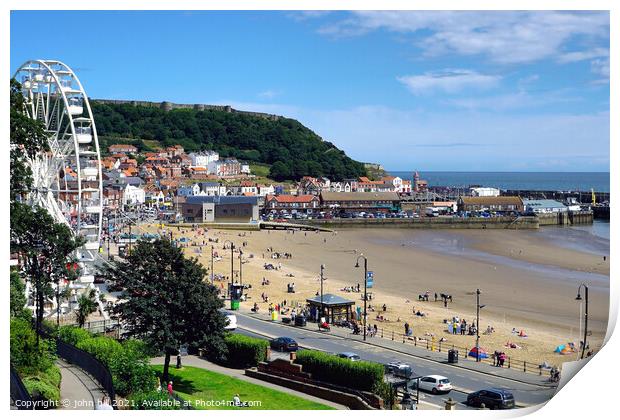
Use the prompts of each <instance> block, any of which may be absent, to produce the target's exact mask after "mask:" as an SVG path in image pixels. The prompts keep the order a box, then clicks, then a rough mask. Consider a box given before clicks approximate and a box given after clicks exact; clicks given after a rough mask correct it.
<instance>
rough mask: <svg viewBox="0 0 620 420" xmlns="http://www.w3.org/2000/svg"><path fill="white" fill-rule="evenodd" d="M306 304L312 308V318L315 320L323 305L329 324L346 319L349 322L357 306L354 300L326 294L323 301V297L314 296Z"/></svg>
mask: <svg viewBox="0 0 620 420" xmlns="http://www.w3.org/2000/svg"><path fill="white" fill-rule="evenodd" d="M306 302H307V303H308V306H310V317H311V318H312V319H314V320H317V318H318V314H319V313H320V312H321V305H323V308H325V314H326V316H325V318H326V319H325V320H326V321H327V323H329V324H333V323H334V321H335V320H344V319H346V320H347V321H349V320H350V319H351V315H352V311H353V305H355V301H353V300H350V299H345V298H343V297H340V296H336V295H332V294H324V295H323V299H321V295H318V296H314V297H313V298H310V299H306ZM321 302H322V303H321Z"/></svg>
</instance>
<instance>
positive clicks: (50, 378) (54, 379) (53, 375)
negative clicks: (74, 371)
mask: <svg viewBox="0 0 620 420" xmlns="http://www.w3.org/2000/svg"><path fill="white" fill-rule="evenodd" d="M36 377H37V378H39V379H41V380H42V381H43V382H45V383H48V384H50V385H52V386H53V387H56V388H59V389H60V381H61V380H62V375H61V373H60V368H59V367H58V366H56V365H52V366H50V367H49V368H48V369H46V370H44V371H42V372H39V373H38V374H37V375H36Z"/></svg>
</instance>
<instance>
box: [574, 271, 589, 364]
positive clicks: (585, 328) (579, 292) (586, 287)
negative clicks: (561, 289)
mask: <svg viewBox="0 0 620 420" xmlns="http://www.w3.org/2000/svg"><path fill="white" fill-rule="evenodd" d="M582 287H583V289H584V291H585V299H586V308H585V311H584V313H583V318H584V321H583V324H584V325H583V327H584V328H583V346H582V348H581V358H582V359H583V356H584V354H585V352H586V341H587V339H588V286H586V284H585V283H581V284H580V285H579V288H578V289H577V297H576V298H575V300H581V288H582Z"/></svg>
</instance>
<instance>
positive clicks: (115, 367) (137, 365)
mask: <svg viewBox="0 0 620 420" xmlns="http://www.w3.org/2000/svg"><path fill="white" fill-rule="evenodd" d="M108 368H109V369H110V373H111V374H112V382H113V383H114V390H115V391H116V393H118V394H119V395H129V394H131V393H134V392H142V391H149V390H152V389H155V386H156V381H157V378H156V376H155V371H154V370H153V368H151V366H150V364H149V360H148V359H147V358H146V357H144V355H139V354H137V353H135V352H131V351H128V350H126V349H123V351H121V352H119V353H117V354H116V356H115V357H114V358H113V359H112V360H111V362H110V364H109V365H108Z"/></svg>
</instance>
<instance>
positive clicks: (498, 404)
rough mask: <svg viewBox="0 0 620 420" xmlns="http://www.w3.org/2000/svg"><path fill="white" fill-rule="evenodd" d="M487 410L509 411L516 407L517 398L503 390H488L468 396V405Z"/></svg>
mask: <svg viewBox="0 0 620 420" xmlns="http://www.w3.org/2000/svg"><path fill="white" fill-rule="evenodd" d="M482 404H484V406H485V407H486V408H489V409H491V410H493V409H508V408H514V407H515V398H514V396H513V395H512V393H511V392H510V391H508V390H507V389H502V388H487V389H481V390H480V391H476V392H472V393H471V394H469V395H467V405H469V406H472V407H480V406H481V405H482Z"/></svg>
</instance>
